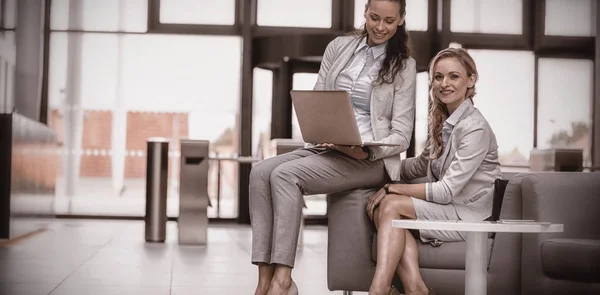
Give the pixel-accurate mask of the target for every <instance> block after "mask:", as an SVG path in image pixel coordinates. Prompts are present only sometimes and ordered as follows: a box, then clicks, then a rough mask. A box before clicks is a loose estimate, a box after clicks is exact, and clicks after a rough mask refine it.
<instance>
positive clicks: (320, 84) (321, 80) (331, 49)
mask: <svg viewBox="0 0 600 295" xmlns="http://www.w3.org/2000/svg"><path fill="white" fill-rule="evenodd" d="M338 40H339V37H337V38H335V39H333V40H332V41H331V42H329V44H327V48H325V53H323V61H321V68H320V69H319V74H318V76H317V82H316V83H315V86H314V87H313V89H314V90H325V80H326V79H327V74H328V73H329V68H331V65H333V62H334V61H335V57H336V54H337V49H336V45H337V42H338Z"/></svg>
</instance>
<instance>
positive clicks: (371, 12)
mask: <svg viewBox="0 0 600 295" xmlns="http://www.w3.org/2000/svg"><path fill="white" fill-rule="evenodd" d="M405 12H406V1H405V0H370V1H368V3H367V5H366V6H365V14H364V16H365V19H366V22H365V26H364V28H363V30H362V31H361V32H360V33H359V34H354V35H352V36H343V37H338V38H336V39H334V40H333V41H331V42H330V43H329V45H328V46H327V48H326V50H325V53H324V55H323V61H322V63H321V68H320V70H319V75H318V78H317V82H316V85H315V87H314V89H315V90H344V91H347V92H348V93H349V95H350V98H351V100H352V105H353V108H354V113H355V116H356V121H357V123H358V128H359V131H360V134H361V137H362V139H363V141H374V142H381V143H388V144H393V146H376V147H370V148H363V147H360V146H342V145H335V144H320V145H318V146H312V147H308V148H303V149H298V150H296V151H294V152H290V153H286V154H283V155H279V156H277V157H273V158H269V159H266V160H264V161H261V162H259V163H257V164H256V165H255V166H254V168H253V169H252V172H251V173H250V218H251V223H252V263H253V264H256V265H258V276H259V277H258V286H257V288H256V292H255V294H261V295H262V294H267V293H268V294H269V295H271V294H272V295H278V294H297V293H298V289H297V287H296V284H295V283H294V282H293V280H292V276H291V273H292V268H293V267H294V262H295V258H296V244H297V241H298V231H299V227H300V218H302V207H303V198H302V196H303V195H312V194H329V193H335V192H341V191H346V190H351V189H356V188H365V187H381V186H383V185H384V184H385V183H387V182H389V180H397V179H398V178H399V173H398V171H399V169H400V153H402V152H404V151H405V150H406V149H407V148H408V146H409V144H410V139H411V134H412V131H413V120H414V110H415V80H416V65H415V61H414V59H413V58H411V57H410V56H409V48H408V34H407V31H406V26H405V23H404V17H405Z"/></svg>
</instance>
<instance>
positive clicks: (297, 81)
mask: <svg viewBox="0 0 600 295" xmlns="http://www.w3.org/2000/svg"><path fill="white" fill-rule="evenodd" d="M315 83H317V74H309V73H297V74H294V77H293V86H292V89H294V90H312V89H313V87H315ZM292 138H293V139H298V140H302V133H300V126H298V117H296V110H295V109H294V106H292Z"/></svg>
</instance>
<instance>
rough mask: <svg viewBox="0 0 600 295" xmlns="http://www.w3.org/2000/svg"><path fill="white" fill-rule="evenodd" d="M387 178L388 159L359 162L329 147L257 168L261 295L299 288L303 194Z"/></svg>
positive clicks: (255, 222)
mask: <svg viewBox="0 0 600 295" xmlns="http://www.w3.org/2000/svg"><path fill="white" fill-rule="evenodd" d="M387 179H388V177H387V175H386V172H385V169H384V165H383V161H382V160H378V161H368V160H355V159H352V158H350V157H348V156H346V155H343V154H341V153H339V152H332V151H326V150H324V149H299V150H296V151H294V152H291V153H286V154H283V155H280V156H277V157H274V158H269V159H266V160H264V161H262V162H260V163H258V164H256V165H255V166H254V167H253V168H252V171H251V173H250V220H251V223H252V263H254V264H257V265H258V273H259V279H258V281H259V282H258V286H257V288H256V292H255V294H257V295H264V294H269V295H279V294H287V292H288V291H287V290H289V289H290V288H291V287H292V286H293V282H292V277H291V273H292V268H293V267H294V261H295V258H296V245H297V243H298V232H299V229H300V219H301V218H302V207H303V195H305V194H306V195H312V194H327V193H334V192H340V191H346V190H349V189H354V188H357V187H378V186H382V185H383V184H384V183H385V182H386V181H387Z"/></svg>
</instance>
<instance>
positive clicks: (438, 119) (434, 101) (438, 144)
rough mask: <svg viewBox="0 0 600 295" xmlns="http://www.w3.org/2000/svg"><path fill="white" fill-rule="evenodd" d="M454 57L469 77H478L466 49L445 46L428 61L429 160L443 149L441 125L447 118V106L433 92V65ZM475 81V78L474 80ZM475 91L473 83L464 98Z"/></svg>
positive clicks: (471, 96)
mask: <svg viewBox="0 0 600 295" xmlns="http://www.w3.org/2000/svg"><path fill="white" fill-rule="evenodd" d="M445 58H454V59H456V60H457V61H458V62H460V64H461V65H462V66H463V68H465V70H466V72H467V76H468V77H471V76H472V75H475V79H477V77H479V75H478V73H477V66H476V65H475V61H474V60H473V58H472V57H471V55H469V53H468V52H467V50H465V49H463V48H446V49H443V50H442V51H440V52H438V54H437V55H436V56H435V57H434V58H433V59H432V60H431V62H430V63H429V100H430V104H429V132H428V137H429V141H428V147H429V148H430V154H429V158H430V159H431V160H433V159H437V158H439V157H440V156H441V155H442V152H443V151H444V144H443V141H442V127H443V126H444V121H446V119H448V116H449V114H448V108H447V107H446V105H445V104H444V103H443V102H442V101H441V100H440V99H439V98H437V96H436V94H435V93H434V92H433V80H434V69H435V65H436V64H437V63H438V62H439V61H440V60H442V59H445ZM475 82H477V80H475ZM476 93H477V91H476V90H475V85H473V87H470V88H467V93H466V95H465V96H466V98H470V99H473V97H474V96H475V94H476Z"/></svg>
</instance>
